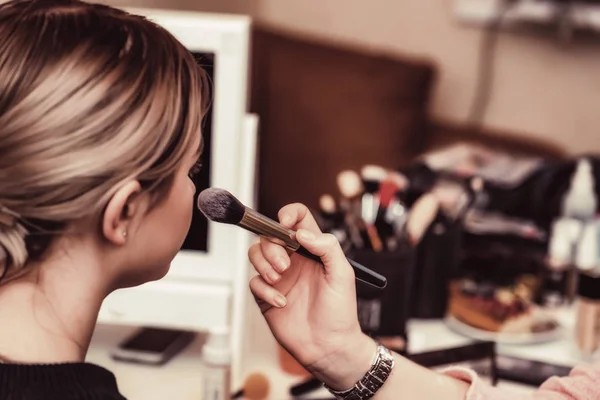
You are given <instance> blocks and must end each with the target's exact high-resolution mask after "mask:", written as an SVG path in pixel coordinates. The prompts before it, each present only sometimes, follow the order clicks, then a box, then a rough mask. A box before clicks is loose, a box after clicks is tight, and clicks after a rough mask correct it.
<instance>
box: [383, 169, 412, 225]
mask: <svg viewBox="0 0 600 400" xmlns="http://www.w3.org/2000/svg"><path fill="white" fill-rule="evenodd" d="M407 186H408V179H406V177H405V176H404V175H403V174H401V173H400V172H396V171H392V172H390V173H389V174H388V176H387V177H386V179H385V181H384V182H382V184H381V189H380V191H379V198H380V202H381V206H382V207H384V208H385V215H384V220H385V221H386V222H387V223H389V224H392V223H393V222H394V221H395V219H396V218H397V217H398V216H400V215H404V214H405V211H406V210H405V207H404V205H403V204H402V201H400V196H401V195H402V191H403V190H404V189H405V188H406V187H407Z"/></svg>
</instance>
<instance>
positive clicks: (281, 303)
mask: <svg viewBox="0 0 600 400" xmlns="http://www.w3.org/2000/svg"><path fill="white" fill-rule="evenodd" d="M274 301H275V304H276V305H277V307H280V308H281V307H285V305H286V304H287V300H286V299H285V297H283V296H282V295H280V294H278V295H276V296H275V299H274Z"/></svg>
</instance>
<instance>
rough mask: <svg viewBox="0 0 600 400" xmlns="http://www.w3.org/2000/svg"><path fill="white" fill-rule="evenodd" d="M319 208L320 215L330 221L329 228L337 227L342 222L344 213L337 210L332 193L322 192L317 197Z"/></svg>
mask: <svg viewBox="0 0 600 400" xmlns="http://www.w3.org/2000/svg"><path fill="white" fill-rule="evenodd" d="M319 208H320V210H321V216H322V217H323V219H325V220H327V221H328V222H329V223H330V225H331V229H337V228H339V227H340V226H342V225H343V224H344V214H343V213H342V212H341V211H340V210H338V208H337V205H336V202H335V199H334V198H333V196H332V195H330V194H324V195H322V196H321V197H319Z"/></svg>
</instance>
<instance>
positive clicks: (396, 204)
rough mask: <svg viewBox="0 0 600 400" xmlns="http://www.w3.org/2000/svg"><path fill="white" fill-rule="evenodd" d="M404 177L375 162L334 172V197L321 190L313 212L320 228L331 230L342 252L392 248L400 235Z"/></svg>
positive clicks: (404, 211)
mask: <svg viewBox="0 0 600 400" xmlns="http://www.w3.org/2000/svg"><path fill="white" fill-rule="evenodd" d="M406 186H407V180H406V177H405V176H404V175H402V174H400V173H398V172H395V171H390V170H387V169H385V168H383V167H380V166H377V165H366V166H364V167H363V168H362V169H361V170H360V173H358V172H356V171H353V170H345V171H342V172H340V173H339V174H338V175H337V188H338V190H339V193H340V195H341V196H340V198H339V200H338V201H336V199H335V198H334V197H333V196H332V195H330V194H324V195H322V196H321V197H320V199H319V212H318V213H316V214H317V219H318V222H319V224H320V226H321V229H322V230H324V231H327V232H330V233H332V234H334V235H335V236H336V237H337V238H338V240H339V242H340V243H341V245H342V247H343V249H344V251H345V252H351V251H353V250H371V251H373V252H375V253H380V252H382V251H386V250H388V251H394V250H396V249H398V247H399V246H400V242H401V241H402V240H403V237H404V229H405V225H406V221H407V208H406V206H405V205H404V203H403V200H402V196H403V190H404V188H406Z"/></svg>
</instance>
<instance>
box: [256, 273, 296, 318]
mask: <svg viewBox="0 0 600 400" xmlns="http://www.w3.org/2000/svg"><path fill="white" fill-rule="evenodd" d="M250 291H251V292H252V294H253V295H254V298H255V299H256V303H257V304H258V305H259V307H260V309H261V311H262V312H263V313H264V312H265V311H267V310H268V309H269V308H271V307H276V308H283V307H285V305H286V303H287V300H286V298H285V296H284V295H282V294H281V293H280V292H279V291H277V289H275V288H274V287H273V286H271V285H269V284H268V283H267V282H266V281H265V280H264V279H263V278H262V276H260V275H256V276H255V277H253V278H252V279H250Z"/></svg>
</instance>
